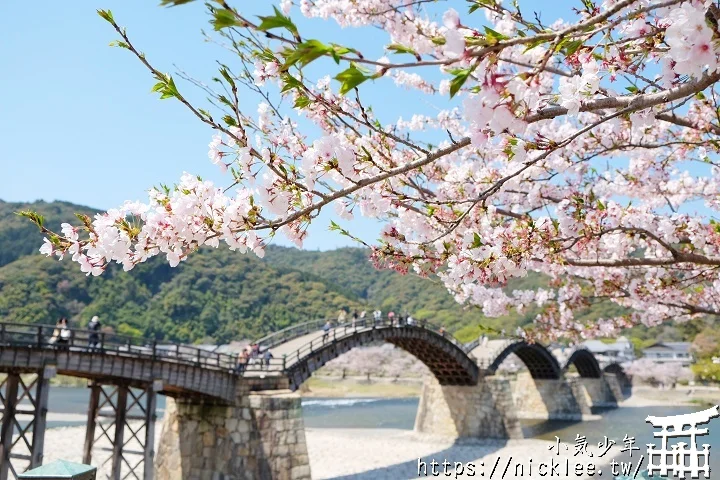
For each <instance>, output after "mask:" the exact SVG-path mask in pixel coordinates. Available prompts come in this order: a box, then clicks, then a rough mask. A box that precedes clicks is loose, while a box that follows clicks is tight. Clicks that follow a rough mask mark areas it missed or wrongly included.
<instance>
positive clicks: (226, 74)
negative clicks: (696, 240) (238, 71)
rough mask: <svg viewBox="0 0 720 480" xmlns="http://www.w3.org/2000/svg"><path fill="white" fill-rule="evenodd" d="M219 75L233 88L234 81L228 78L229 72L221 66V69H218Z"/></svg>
mask: <svg viewBox="0 0 720 480" xmlns="http://www.w3.org/2000/svg"><path fill="white" fill-rule="evenodd" d="M220 75H222V76H223V78H224V79H225V81H226V82H228V83H229V84H230V85H231V86H233V87H234V86H235V80H234V79H233V78H232V77H231V76H230V72H229V71H228V69H227V67H226V66H225V65H223V67H222V68H221V69H220Z"/></svg>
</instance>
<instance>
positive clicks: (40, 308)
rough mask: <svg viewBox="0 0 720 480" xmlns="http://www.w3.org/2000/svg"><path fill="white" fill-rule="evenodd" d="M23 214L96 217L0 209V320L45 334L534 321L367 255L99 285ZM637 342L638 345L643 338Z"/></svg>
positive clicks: (54, 219)
mask: <svg viewBox="0 0 720 480" xmlns="http://www.w3.org/2000/svg"><path fill="white" fill-rule="evenodd" d="M24 209H32V210H36V211H38V212H39V213H41V214H43V215H44V216H45V217H46V224H47V225H49V226H50V228H53V229H57V228H59V225H60V223H61V222H73V223H77V222H76V221H75V220H74V213H76V212H81V213H87V214H93V213H94V212H95V211H94V210H93V209H91V208H88V207H83V206H79V205H73V204H70V203H66V202H51V203H46V202H36V203H33V204H19V203H7V202H2V201H0V319H2V320H3V321H10V322H22V323H54V322H55V320H56V319H57V318H59V317H61V316H66V317H68V318H70V319H71V321H73V322H74V323H75V324H76V325H84V324H86V323H87V322H88V320H89V319H90V318H91V317H92V316H93V315H99V316H100V317H101V319H102V321H103V323H104V325H106V326H110V327H113V328H114V329H115V330H116V331H118V332H122V333H132V334H138V335H147V336H154V337H156V338H158V339H161V340H173V341H182V342H228V341H231V340H237V339H242V338H256V337H259V336H261V335H264V334H267V333H269V332H272V331H276V330H278V329H281V328H284V327H286V326H289V325H291V324H293V323H296V322H302V321H305V320H308V319H313V318H322V317H334V316H335V315H337V312H338V309H339V308H342V307H345V308H348V309H350V310H354V309H357V310H374V309H376V308H380V309H381V310H382V311H383V312H386V313H387V312H389V311H394V312H396V313H398V314H405V313H411V314H412V315H413V316H414V317H415V318H417V319H427V320H430V321H433V322H435V323H437V324H442V325H444V326H445V327H446V328H448V329H449V330H450V331H453V332H455V334H456V335H457V336H458V338H460V339H461V340H464V341H468V340H471V339H473V338H476V337H477V335H478V333H479V332H480V328H479V325H480V324H482V325H485V326H489V327H493V328H496V329H497V330H500V329H505V330H506V331H508V332H512V331H514V329H515V327H516V326H517V325H525V324H527V323H530V322H532V319H533V318H534V317H535V315H536V314H537V310H535V309H533V308H528V309H527V310H526V312H525V313H524V314H523V315H512V316H507V317H503V318H485V317H483V315H482V312H481V310H480V309H479V308H476V307H470V308H466V307H463V306H461V305H459V304H457V303H456V302H455V300H454V299H453V298H452V296H451V295H450V294H448V293H447V291H446V289H445V288H444V287H443V286H442V285H441V284H439V283H438V282H437V281H433V280H428V279H422V278H419V277H417V276H415V275H412V274H409V275H405V276H403V275H400V274H398V273H396V272H393V271H388V270H376V269H375V268H374V267H373V266H372V264H371V263H370V262H369V261H368V259H367V254H368V252H367V251H366V250H364V249H359V248H342V249H338V250H334V251H328V252H312V251H304V250H298V249H295V248H283V247H270V248H268V250H267V253H266V256H265V259H263V260H260V259H258V258H256V257H255V256H254V255H242V254H239V253H236V252H231V251H229V250H227V249H223V248H220V249H211V248H208V249H201V250H200V252H198V253H197V254H195V255H192V256H191V257H190V258H189V259H188V260H187V261H186V262H183V263H181V264H180V265H179V266H178V267H176V268H170V267H169V266H168V265H167V263H166V262H165V259H164V258H158V257H156V258H153V259H150V260H149V261H148V262H146V263H145V264H142V265H139V266H138V267H136V268H135V269H134V270H132V271H131V272H123V271H122V269H121V268H111V269H109V271H108V272H106V273H105V274H103V275H101V276H100V277H86V276H85V275H84V274H83V273H81V272H80V269H79V267H78V265H77V264H75V263H73V262H71V261H70V260H69V259H65V260H63V261H57V260H53V259H49V258H46V257H43V256H42V255H40V254H39V253H38V249H39V247H40V246H41V244H42V237H41V235H40V233H39V232H38V231H37V228H36V227H35V226H33V225H32V224H31V223H30V222H29V221H28V220H27V219H24V218H21V217H18V216H17V215H15V213H14V212H17V211H19V210H24ZM545 283H546V282H545V280H544V278H542V277H541V276H539V275H529V276H528V277H526V278H523V279H518V280H515V281H514V282H513V283H512V284H511V285H510V286H509V287H508V289H509V290H513V289H518V288H533V287H537V286H541V285H544V284H545ZM617 313H620V310H619V308H618V307H617V306H615V305H613V304H610V303H607V302H606V303H600V304H598V305H594V306H593V307H592V308H590V309H588V310H587V311H586V312H580V313H579V316H582V317H584V318H588V319H592V318H597V317H599V316H608V315H614V314H617ZM640 333H641V334H643V335H641V336H640V338H644V337H645V336H647V335H648V333H646V332H640ZM656 333H658V332H657V331H655V333H652V334H649V335H650V337H653V336H655V334H656ZM675 333H676V332H674V331H672V332H670V333H669V336H670V337H671V338H668V339H679V338H677V337H678V336H680V337H684V335H681V334H679V335H676V334H675ZM655 338H657V337H655Z"/></svg>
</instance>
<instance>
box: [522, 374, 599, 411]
mask: <svg viewBox="0 0 720 480" xmlns="http://www.w3.org/2000/svg"><path fill="white" fill-rule="evenodd" d="M511 385H512V397H513V401H514V403H515V408H516V409H517V415H518V417H520V418H537V419H548V420H580V419H582V415H583V414H588V413H590V409H589V405H588V404H587V403H586V402H584V401H583V400H582V397H581V400H580V402H578V398H576V396H575V393H576V392H574V391H573V390H574V389H573V387H572V386H571V382H568V380H567V379H565V378H561V379H557V380H553V379H537V378H532V377H531V376H530V374H529V373H527V372H524V373H520V374H518V376H517V378H515V379H513V380H512V381H511Z"/></svg>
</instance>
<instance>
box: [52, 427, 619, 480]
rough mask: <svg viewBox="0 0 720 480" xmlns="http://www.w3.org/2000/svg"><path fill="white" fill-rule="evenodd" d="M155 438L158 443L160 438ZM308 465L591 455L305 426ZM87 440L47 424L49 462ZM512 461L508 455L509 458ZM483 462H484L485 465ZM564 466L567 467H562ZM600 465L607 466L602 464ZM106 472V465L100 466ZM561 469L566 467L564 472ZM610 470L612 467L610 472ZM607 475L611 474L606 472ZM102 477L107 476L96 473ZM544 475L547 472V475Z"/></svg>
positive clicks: (401, 465)
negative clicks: (51, 427) (308, 457)
mask: <svg viewBox="0 0 720 480" xmlns="http://www.w3.org/2000/svg"><path fill="white" fill-rule="evenodd" d="M161 430H162V423H161V422H158V423H157V428H156V433H157V439H159V436H160V431H161ZM157 439H156V442H157ZM306 439H307V444H308V453H309V456H310V468H311V471H312V477H313V478H314V479H337V480H385V479H388V480H389V479H392V480H396V479H410V478H418V459H419V458H421V459H422V460H423V461H424V462H425V463H426V465H427V469H428V477H433V475H432V470H431V469H432V465H431V464H430V462H432V461H433V460H435V461H437V462H438V463H442V462H443V461H444V460H447V461H449V462H451V463H454V462H461V463H462V464H463V469H464V470H465V471H464V472H463V474H460V472H457V473H458V475H457V476H456V475H455V468H454V466H451V467H450V468H449V470H448V471H449V472H452V473H450V476H445V475H444V474H443V473H442V468H443V467H442V466H439V467H437V468H439V470H438V472H439V473H440V475H439V477H440V478H483V476H481V475H480V473H481V472H484V478H488V477H489V475H490V472H491V470H492V468H493V465H494V464H495V462H496V461H497V459H498V458H500V460H499V464H498V467H497V469H498V470H497V471H496V474H495V477H496V478H498V479H500V477H501V473H502V471H501V470H504V468H505V465H506V463H507V462H508V461H512V463H511V465H512V466H511V467H510V468H509V469H508V471H507V473H506V475H505V477H504V478H505V479H512V478H537V479H540V478H543V477H540V476H539V475H537V472H536V471H535V470H533V472H532V475H530V474H529V473H528V471H527V468H528V466H527V463H528V460H529V459H531V458H532V459H533V463H534V466H533V468H535V469H536V468H537V465H538V464H539V463H540V462H541V461H543V462H549V461H550V460H552V459H555V460H556V461H560V462H562V465H564V459H565V458H570V468H571V469H572V468H574V465H575V463H576V462H577V463H580V462H582V463H587V462H588V461H592V459H589V458H584V459H582V460H580V459H579V458H574V457H572V453H573V452H572V449H571V451H570V452H561V455H560V456H559V457H556V456H555V455H554V454H553V452H550V451H548V447H549V446H550V444H551V443H550V442H548V441H544V440H532V439H526V440H511V441H494V442H493V441H474V442H458V443H455V442H453V441H452V440H450V439H447V438H438V437H430V436H426V435H423V436H419V435H416V434H415V433H413V432H412V431H408V430H394V429H342V428H322V429H317V428H308V429H306ZM84 440H85V427H61V428H53V429H49V430H48V431H47V433H46V437H45V463H48V462H50V461H52V460H56V459H64V460H69V461H73V462H80V461H81V460H82V450H83V442H84ZM511 458H512V460H509V459H511ZM518 461H520V462H523V463H525V467H524V468H525V471H524V472H523V474H522V475H517V476H516V475H515V471H513V470H514V469H515V466H514V465H515V464H516V462H518ZM468 462H472V463H474V465H475V470H476V473H475V476H471V475H468V467H467V463H468ZM483 463H484V466H483ZM563 468H564V467H563ZM600 468H603V466H602V465H601V466H600ZM101 471H102V469H101ZM561 473H562V472H561ZM607 473H609V471H608V472H607ZM604 475H605V477H606V478H611V476H610V475H608V474H604ZM98 478H104V477H102V476H100V475H99V476H98ZM544 478H545V479H546V478H547V477H544ZM555 478H590V477H584V476H576V475H574V474H573V472H572V471H571V474H570V476H569V477H565V476H560V477H557V476H556V477H555Z"/></svg>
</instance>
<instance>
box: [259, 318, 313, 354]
mask: <svg viewBox="0 0 720 480" xmlns="http://www.w3.org/2000/svg"><path fill="white" fill-rule="evenodd" d="M325 323H327V319H324V320H323V319H319V320H310V321H307V322H303V323H298V324H295V325H292V326H290V327H287V328H283V329H282V330H278V331H277V332H273V333H271V334H270V335H266V336H265V337H263V338H261V339H260V340H258V341H257V342H255V343H257V344H258V345H259V346H260V348H262V349H267V348H273V347H275V346H277V345H280V344H281V343H285V342H287V341H290V340H293V339H295V338H298V337H302V336H303V335H307V334H308V333H312V332H316V331H318V330H320V329H321V328H322V327H323V325H325Z"/></svg>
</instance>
